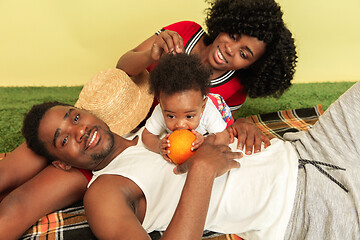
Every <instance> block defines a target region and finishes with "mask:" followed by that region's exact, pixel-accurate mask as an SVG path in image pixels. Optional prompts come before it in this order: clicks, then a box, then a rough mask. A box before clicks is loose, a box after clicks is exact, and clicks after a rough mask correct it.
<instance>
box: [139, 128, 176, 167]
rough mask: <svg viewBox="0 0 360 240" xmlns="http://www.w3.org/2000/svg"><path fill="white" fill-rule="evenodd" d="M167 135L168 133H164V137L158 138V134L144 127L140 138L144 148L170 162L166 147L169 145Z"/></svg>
mask: <svg viewBox="0 0 360 240" xmlns="http://www.w3.org/2000/svg"><path fill="white" fill-rule="evenodd" d="M168 137H169V134H166V136H165V137H163V138H162V139H160V138H159V136H157V135H154V134H152V133H151V132H149V130H147V129H146V128H145V129H144V131H143V133H142V140H143V143H144V145H145V146H146V148H147V149H149V150H150V151H152V152H155V153H159V154H161V156H163V158H164V159H165V160H166V161H169V162H171V160H170V159H169V158H168V156H167V154H168V153H169V152H168V150H167V148H168V147H170V145H169V140H168Z"/></svg>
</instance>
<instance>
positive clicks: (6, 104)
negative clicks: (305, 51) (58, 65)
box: [0, 82, 354, 153]
mask: <svg viewBox="0 0 360 240" xmlns="http://www.w3.org/2000/svg"><path fill="white" fill-rule="evenodd" d="M353 84H354V82H342V83H309V84H294V85H293V86H292V87H291V88H290V89H289V90H288V91H287V92H285V94H284V95H283V96H281V97H280V98H279V99H275V98H258V99H250V98H248V99H247V100H246V102H245V103H244V105H243V106H242V107H241V108H240V109H239V111H238V112H237V114H236V115H235V118H238V117H242V116H249V115H253V114H260V113H268V112H274V111H278V110H286V109H293V108H305V107H312V106H314V105H317V104H322V105H323V107H324V110H325V109H326V108H328V107H329V105H330V104H331V103H332V102H334V101H335V100H336V99H337V98H338V97H339V96H340V95H341V94H342V93H344V92H345V91H346V90H347V89H348V88H349V87H350V86H352V85H353ZM81 88H82V87H81V86H79V87H0V116H1V118H0V153H1V152H10V151H12V150H13V149H15V148H16V147H17V146H18V145H19V144H20V143H22V142H23V138H22V136H21V124H22V119H23V117H24V114H25V113H26V112H27V111H28V110H29V109H30V108H31V106H32V105H34V104H38V103H42V102H44V101H54V100H57V101H60V102H65V103H69V104H74V103H75V102H76V99H77V96H78V95H79V93H80V91H81Z"/></svg>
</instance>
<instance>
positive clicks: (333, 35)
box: [0, 0, 360, 86]
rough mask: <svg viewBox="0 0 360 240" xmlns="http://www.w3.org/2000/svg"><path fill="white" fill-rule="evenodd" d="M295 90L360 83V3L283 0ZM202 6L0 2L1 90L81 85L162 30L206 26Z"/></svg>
mask: <svg viewBox="0 0 360 240" xmlns="http://www.w3.org/2000/svg"><path fill="white" fill-rule="evenodd" d="M279 2H280V4H281V5H282V7H283V10H284V12H285V19H286V22H287V24H288V27H289V28H290V29H291V30H292V32H293V33H294V36H295V38H296V43H297V46H298V55H299V62H298V67H297V73H296V75H295V82H309V81H342V80H343V81H357V80H360V67H358V66H357V65H358V64H359V61H358V56H360V41H359V39H360V27H359V26H360V14H359V12H360V1H358V0H343V1H334V0H330V1H329V0H316V1H314V0H301V1H289V0H287V1H286V0H279ZM207 6H208V5H207V4H206V3H205V2H204V1H203V0H182V1H168V0H156V1H149V0H133V1H119V0H105V1H95V0H86V1H85V0H77V1H70V0H63V1H47V0H35V1H28V0H0V86H64V85H67V86H71V85H82V84H84V83H85V82H86V81H87V80H88V79H89V78H90V77H91V76H93V75H94V74H96V73H97V72H98V71H100V70H103V69H107V68H110V67H115V65H116V62H117V60H118V58H119V57H120V56H121V55H122V54H123V53H124V52H126V51H127V50H129V49H131V48H133V47H135V46H136V45H137V44H139V43H140V42H141V41H142V40H144V39H145V38H147V37H149V36H151V35H152V34H153V33H154V32H155V31H157V30H158V29H160V28H161V27H163V26H165V25H167V24H170V23H173V22H176V21H180V20H194V21H197V22H198V23H200V24H202V25H204V17H205V14H204V9H205V8H206V7H207Z"/></svg>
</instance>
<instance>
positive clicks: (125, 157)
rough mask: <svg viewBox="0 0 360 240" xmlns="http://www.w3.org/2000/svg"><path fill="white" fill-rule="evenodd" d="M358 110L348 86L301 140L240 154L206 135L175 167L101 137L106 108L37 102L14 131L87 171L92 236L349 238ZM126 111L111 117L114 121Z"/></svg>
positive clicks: (355, 232)
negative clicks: (208, 232) (154, 233)
mask: <svg viewBox="0 0 360 240" xmlns="http://www.w3.org/2000/svg"><path fill="white" fill-rule="evenodd" d="M119 104H121V103H119ZM79 105H81V104H78V105H77V106H79ZM84 105H86V104H84ZM84 105H82V106H81V107H84V108H86V106H84ZM354 106H355V110H354ZM359 106H360V84H359V83H357V84H355V85H354V86H353V87H352V88H351V89H350V90H348V91H347V92H346V93H345V94H344V95H343V96H341V97H340V98H339V99H338V100H337V101H336V102H335V103H334V104H333V105H331V106H330V108H329V109H328V110H327V111H326V112H325V113H324V114H323V116H321V117H320V119H319V121H318V122H317V123H316V124H315V125H314V127H313V128H312V129H310V130H309V133H306V132H299V133H293V134H290V135H287V139H289V140H290V141H289V142H284V141H281V140H278V139H273V140H272V144H271V146H269V147H268V148H266V149H263V150H262V151H261V152H260V153H256V154H253V155H249V156H242V154H241V153H239V152H237V151H236V143H233V144H231V145H230V148H229V147H227V146H224V145H219V146H217V145H214V140H215V138H216V135H209V136H208V137H207V138H206V140H205V142H204V144H203V145H202V146H201V147H200V148H199V149H198V150H197V151H196V152H195V154H194V155H193V156H192V157H191V158H190V159H189V160H188V161H186V162H185V163H184V164H182V165H180V166H177V167H175V165H173V164H171V163H169V162H167V161H165V160H164V159H163V158H162V157H161V155H159V154H155V153H153V152H150V151H148V150H147V149H146V148H144V146H143V144H142V142H141V139H140V138H139V137H133V138H128V139H126V138H123V137H121V136H119V135H118V134H116V133H115V132H114V131H112V130H110V129H111V124H112V123H109V122H108V125H109V126H110V128H109V127H108V125H107V124H105V122H104V121H102V120H100V118H105V117H104V115H105V114H106V110H104V112H103V113H102V112H101V110H99V109H97V110H96V114H97V116H98V117H97V116H95V115H93V114H92V113H90V112H88V111H86V110H83V109H80V108H77V107H73V106H69V105H66V104H59V103H56V102H55V103H44V104H41V105H37V106H34V107H33V109H32V110H31V111H30V112H29V113H28V115H27V116H26V119H25V121H24V132H26V129H31V128H34V126H37V125H38V130H37V133H38V134H37V136H36V137H37V138H35V140H34V138H31V139H30V138H27V142H28V144H29V146H34V144H33V143H31V141H37V142H38V143H40V144H39V145H41V146H42V147H43V149H42V150H41V151H42V152H44V150H45V152H46V153H47V154H49V155H50V156H52V159H53V160H54V161H53V164H54V165H56V166H58V167H60V168H63V169H64V170H66V169H69V168H71V167H78V168H83V169H89V170H92V171H93V174H94V176H93V178H92V180H91V182H90V183H89V188H88V190H87V192H86V195H85V199H84V205H85V210H86V214H87V218H88V222H89V225H90V227H91V229H92V230H93V232H94V234H95V235H96V236H97V237H98V238H99V239H150V238H149V236H148V234H147V233H148V232H151V231H154V230H157V231H165V232H164V235H163V237H162V238H163V239H172V240H173V239H201V237H202V233H203V230H204V229H206V230H211V231H216V232H220V233H235V234H238V235H239V236H241V237H242V238H244V239H270V238H272V239H325V238H328V239H359V232H360V229H359V218H358V216H359V215H360V214H359V210H358V209H359V194H358V192H359V190H358V189H359V181H360V180H359V178H358V172H359V162H360V161H359V157H358V156H359V149H360V146H359V141H357V139H359V137H360V136H359V135H360V131H359V124H357V121H358V119H359V118H360V112H359V111H358V109H359V108H358V107H359ZM92 107H93V109H96V107H94V106H92ZM127 107H128V104H126V106H123V107H120V108H119V109H122V110H119V111H118V112H112V114H115V115H116V116H117V120H118V121H119V122H121V120H123V119H122V118H124V117H123V116H122V112H123V111H125V109H127ZM89 110H91V109H89ZM94 112H95V111H94ZM344 113H346V114H344ZM39 114H41V116H40V117H39ZM134 114H135V113H134ZM34 116H37V117H36V118H37V119H38V121H39V122H38V123H34V121H33V119H34V118H35V117H34ZM99 117H100V118H99ZM233 132H234V133H235V135H236V133H237V132H238V131H233ZM25 135H26V134H25ZM137 135H139V134H137ZM140 135H141V134H140ZM36 139H37V140H36ZM35 145H36V144H35ZM33 150H34V151H35V152H37V153H39V152H41V151H39V150H38V149H37V147H33ZM239 162H240V163H241V164H239ZM174 167H175V169H174ZM345 169H346V171H345ZM173 170H174V171H173ZM174 172H175V173H176V174H175V173H174Z"/></svg>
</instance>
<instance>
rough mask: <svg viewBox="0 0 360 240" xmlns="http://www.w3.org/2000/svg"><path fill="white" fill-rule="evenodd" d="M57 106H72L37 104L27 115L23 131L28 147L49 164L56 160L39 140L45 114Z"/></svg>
mask: <svg viewBox="0 0 360 240" xmlns="http://www.w3.org/2000/svg"><path fill="white" fill-rule="evenodd" d="M55 106H71V105H70V104H66V103H61V102H57V101H53V102H44V103H41V104H36V105H34V106H33V107H32V108H31V109H30V111H29V112H28V113H27V114H26V115H25V117H24V121H23V127H22V129H21V132H22V135H23V136H24V138H25V140H26V144H27V146H28V147H29V148H30V149H31V150H32V151H34V152H35V153H36V154H38V155H40V156H43V157H45V158H46V159H47V160H48V161H49V162H52V161H54V160H56V159H55V157H54V156H52V155H51V154H50V153H49V151H48V150H47V149H46V147H45V144H44V143H43V142H42V141H41V140H40V139H39V126H40V121H41V120H42V119H43V117H44V115H45V113H46V112H47V111H49V109H50V108H52V107H55Z"/></svg>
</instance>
